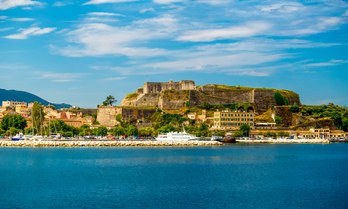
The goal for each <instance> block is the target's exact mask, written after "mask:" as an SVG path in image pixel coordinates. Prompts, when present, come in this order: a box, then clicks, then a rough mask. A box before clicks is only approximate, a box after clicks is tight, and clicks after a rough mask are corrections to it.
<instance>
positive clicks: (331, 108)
mask: <svg viewBox="0 0 348 209" xmlns="http://www.w3.org/2000/svg"><path fill="white" fill-rule="evenodd" d="M301 113H302V115H303V116H308V117H312V118H315V119H319V118H326V117H329V118H331V119H333V120H334V123H335V126H336V127H337V128H338V129H341V130H344V131H348V108H347V107H341V106H338V105H335V104H333V103H330V104H328V105H318V106H302V107H301Z"/></svg>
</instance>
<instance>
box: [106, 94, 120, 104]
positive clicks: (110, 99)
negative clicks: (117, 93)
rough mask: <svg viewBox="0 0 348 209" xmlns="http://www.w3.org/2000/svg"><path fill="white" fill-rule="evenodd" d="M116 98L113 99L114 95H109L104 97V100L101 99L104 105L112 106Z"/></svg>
mask: <svg viewBox="0 0 348 209" xmlns="http://www.w3.org/2000/svg"><path fill="white" fill-rule="evenodd" d="M116 102H117V100H116V99H115V97H113V96H111V95H109V96H107V97H106V99H105V101H103V105H104V106H112V104H114V103H116Z"/></svg>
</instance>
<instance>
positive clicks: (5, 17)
mask: <svg viewBox="0 0 348 209" xmlns="http://www.w3.org/2000/svg"><path fill="white" fill-rule="evenodd" d="M7 18H8V17H7V16H0V20H6V19H7Z"/></svg>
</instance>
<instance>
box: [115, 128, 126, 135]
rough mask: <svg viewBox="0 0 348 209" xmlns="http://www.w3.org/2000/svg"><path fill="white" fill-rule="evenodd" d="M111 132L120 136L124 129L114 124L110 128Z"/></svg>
mask: <svg viewBox="0 0 348 209" xmlns="http://www.w3.org/2000/svg"><path fill="white" fill-rule="evenodd" d="M112 134H113V135H114V136H122V135H125V129H124V128H123V127H122V126H116V127H115V128H113V129H112Z"/></svg>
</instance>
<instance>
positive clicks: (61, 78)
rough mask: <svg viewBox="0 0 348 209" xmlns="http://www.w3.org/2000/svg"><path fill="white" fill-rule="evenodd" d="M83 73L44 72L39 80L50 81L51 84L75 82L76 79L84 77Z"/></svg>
mask: <svg viewBox="0 0 348 209" xmlns="http://www.w3.org/2000/svg"><path fill="white" fill-rule="evenodd" d="M84 75H85V74H83V73H54V72H45V73H41V74H40V77H39V78H40V79H44V80H50V81H52V82H58V83H66V82H73V81H76V80H77V79H78V78H80V77H82V76H84Z"/></svg>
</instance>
